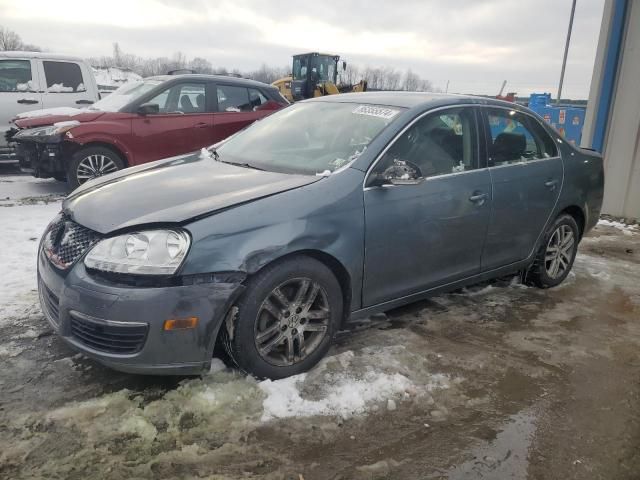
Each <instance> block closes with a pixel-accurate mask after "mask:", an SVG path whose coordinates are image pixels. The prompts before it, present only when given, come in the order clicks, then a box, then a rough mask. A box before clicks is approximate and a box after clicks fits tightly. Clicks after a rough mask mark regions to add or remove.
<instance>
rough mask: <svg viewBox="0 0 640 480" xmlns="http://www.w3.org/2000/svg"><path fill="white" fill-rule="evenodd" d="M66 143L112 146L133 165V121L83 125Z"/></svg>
mask: <svg viewBox="0 0 640 480" xmlns="http://www.w3.org/2000/svg"><path fill="white" fill-rule="evenodd" d="M69 134H70V138H69V136H67V137H66V138H65V139H64V140H65V142H68V143H71V144H73V145H77V146H79V147H83V146H85V145H89V144H92V143H101V144H106V145H112V146H113V147H115V148H116V149H117V150H118V151H119V152H120V153H122V154H123V155H124V156H125V159H124V160H126V162H127V164H128V165H132V161H131V160H132V152H133V150H132V148H131V143H132V139H133V138H132V134H131V121H124V120H120V121H117V122H115V121H113V122H111V121H104V122H100V121H97V122H92V123H87V124H81V125H78V126H77V127H75V128H73V129H71V130H70V131H69Z"/></svg>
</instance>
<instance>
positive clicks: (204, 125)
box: [194, 122, 209, 128]
mask: <svg viewBox="0 0 640 480" xmlns="http://www.w3.org/2000/svg"><path fill="white" fill-rule="evenodd" d="M208 126H209V124H208V123H204V122H200V123H196V124H195V125H194V127H196V128H206V127H208Z"/></svg>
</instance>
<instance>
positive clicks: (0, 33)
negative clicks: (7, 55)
mask: <svg viewBox="0 0 640 480" xmlns="http://www.w3.org/2000/svg"><path fill="white" fill-rule="evenodd" d="M23 45H24V44H23V43H22V39H21V38H20V35H18V34H17V33H16V32H14V31H13V30H9V29H8V28H4V27H0V51H4V52H6V51H10V50H22V49H23Z"/></svg>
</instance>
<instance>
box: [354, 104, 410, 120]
mask: <svg viewBox="0 0 640 480" xmlns="http://www.w3.org/2000/svg"><path fill="white" fill-rule="evenodd" d="M351 113H356V114H358V115H369V116H371V117H379V118H386V119H390V118H393V117H395V116H396V115H397V114H398V113H400V110H395V109H393V108H388V107H376V106H373V105H358V106H357V107H356V108H354V109H353V111H352V112H351Z"/></svg>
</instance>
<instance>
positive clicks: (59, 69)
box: [42, 60, 87, 93]
mask: <svg viewBox="0 0 640 480" xmlns="http://www.w3.org/2000/svg"><path fill="white" fill-rule="evenodd" d="M42 65H43V67H44V77H45V80H46V82H47V92H49V93H73V92H86V91H87V88H86V86H85V84H84V81H83V79H82V71H81V70H80V65H78V64H77V63H72V62H51V61H46V60H45V61H43V62H42Z"/></svg>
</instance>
